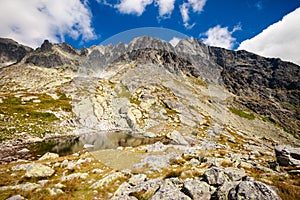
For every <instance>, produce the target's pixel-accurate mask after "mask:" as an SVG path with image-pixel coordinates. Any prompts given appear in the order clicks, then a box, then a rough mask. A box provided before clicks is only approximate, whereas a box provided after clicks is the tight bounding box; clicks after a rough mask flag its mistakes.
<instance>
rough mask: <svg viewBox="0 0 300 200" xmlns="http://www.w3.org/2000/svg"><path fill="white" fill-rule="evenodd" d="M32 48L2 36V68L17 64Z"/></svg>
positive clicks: (0, 65) (0, 41) (0, 39)
mask: <svg viewBox="0 0 300 200" xmlns="http://www.w3.org/2000/svg"><path fill="white" fill-rule="evenodd" d="M31 51H32V49H31V48H30V47H27V46H23V45H21V44H19V43H17V42H15V41H14V40H11V39H7V38H0V68H2V67H5V66H8V65H12V64H15V63H17V62H19V61H21V60H22V58H24V57H25V55H27V54H28V53H29V52H31Z"/></svg>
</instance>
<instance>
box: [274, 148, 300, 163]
mask: <svg viewBox="0 0 300 200" xmlns="http://www.w3.org/2000/svg"><path fill="white" fill-rule="evenodd" d="M275 153H276V159H277V162H278V164H279V165H281V166H300V148H293V147H291V146H287V145H280V146H276V147H275Z"/></svg>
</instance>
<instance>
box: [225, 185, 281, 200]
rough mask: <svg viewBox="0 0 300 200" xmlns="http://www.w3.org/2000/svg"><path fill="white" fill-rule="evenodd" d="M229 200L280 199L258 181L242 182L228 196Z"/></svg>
mask: <svg viewBox="0 0 300 200" xmlns="http://www.w3.org/2000/svg"><path fill="white" fill-rule="evenodd" d="M228 199H229V200H236V199H249V200H250V199H264V200H280V199H281V198H280V197H279V196H278V195H277V194H276V192H275V191H274V190H272V189H271V188H270V187H269V186H267V185H266V184H264V183H262V182H259V181H242V182H240V183H239V184H238V185H237V186H235V187H234V188H233V189H231V190H230V192H229V194H228Z"/></svg>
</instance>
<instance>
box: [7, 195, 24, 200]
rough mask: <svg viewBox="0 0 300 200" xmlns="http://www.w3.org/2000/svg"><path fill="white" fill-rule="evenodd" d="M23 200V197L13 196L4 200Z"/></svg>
mask: <svg viewBox="0 0 300 200" xmlns="http://www.w3.org/2000/svg"><path fill="white" fill-rule="evenodd" d="M24 199H25V198H24V197H22V196H21V195H19V194H18V195H14V196H12V197H9V198H8V199H6V200H24Z"/></svg>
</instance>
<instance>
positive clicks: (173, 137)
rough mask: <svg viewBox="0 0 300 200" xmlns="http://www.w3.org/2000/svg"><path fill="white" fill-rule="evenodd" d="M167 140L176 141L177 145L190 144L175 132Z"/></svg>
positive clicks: (169, 134)
mask: <svg viewBox="0 0 300 200" xmlns="http://www.w3.org/2000/svg"><path fill="white" fill-rule="evenodd" d="M167 138H169V139H171V140H172V141H174V142H175V144H180V145H189V143H188V142H187V141H186V139H185V138H184V137H183V136H182V135H181V134H180V133H179V132H178V131H173V132H171V133H168V134H167Z"/></svg>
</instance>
